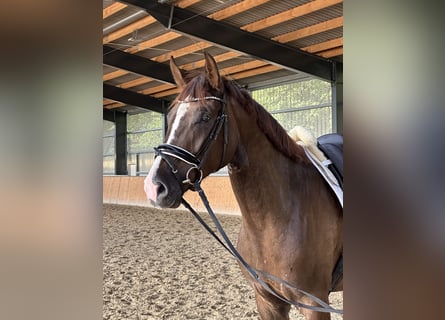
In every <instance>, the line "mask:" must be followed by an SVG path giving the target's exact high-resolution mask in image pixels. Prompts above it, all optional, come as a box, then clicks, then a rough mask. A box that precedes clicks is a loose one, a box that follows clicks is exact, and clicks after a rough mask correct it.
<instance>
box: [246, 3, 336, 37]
mask: <svg viewBox="0 0 445 320" xmlns="http://www.w3.org/2000/svg"><path fill="white" fill-rule="evenodd" d="M342 2H343V0H315V1H311V2H308V3H306V4H303V5H301V6H298V7H295V8H292V9H290V10H287V11H283V12H280V13H278V14H275V15H273V16H270V17H267V18H264V19H261V20H258V21H255V22H253V23H250V24H248V25H245V26H243V27H241V29H243V30H245V31H249V32H255V31H258V30H262V29H265V28H268V27H271V26H274V25H276V24H279V23H283V22H285V21H288V20H291V19H294V18H298V17H301V16H304V15H307V14H309V13H312V12H315V11H318V10H321V9H324V8H327V7H330V6H333V5H335V4H338V3H342Z"/></svg>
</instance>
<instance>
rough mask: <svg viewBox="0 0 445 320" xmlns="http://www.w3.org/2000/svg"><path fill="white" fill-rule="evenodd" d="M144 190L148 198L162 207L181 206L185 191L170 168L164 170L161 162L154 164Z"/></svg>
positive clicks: (146, 179)
mask: <svg viewBox="0 0 445 320" xmlns="http://www.w3.org/2000/svg"><path fill="white" fill-rule="evenodd" d="M159 161H160V158H159ZM155 162H156V161H155ZM144 191H145V193H146V195H147V199H148V200H149V201H150V202H152V203H153V204H154V205H156V206H159V207H161V208H177V207H179V205H180V204H181V200H182V195H183V193H184V192H183V190H182V189H181V188H180V185H179V184H178V182H177V180H176V178H175V176H174V175H173V174H172V173H171V172H170V171H169V170H162V169H161V168H160V166H159V163H158V164H157V165H156V164H155V165H153V167H152V168H151V169H150V172H149V173H148V175H147V177H146V178H145V180H144Z"/></svg>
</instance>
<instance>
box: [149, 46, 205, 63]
mask: <svg viewBox="0 0 445 320" xmlns="http://www.w3.org/2000/svg"><path fill="white" fill-rule="evenodd" d="M211 46H213V45H212V44H211V43H208V42H203V41H200V42H197V43H194V44H191V45H189V46H186V47H183V48H180V49H178V50H173V51H170V52H168V53H165V54H163V55H160V56H157V57H153V58H151V60H154V61H157V62H165V61H168V60H169V59H170V57H174V58H178V57H182V56H185V55H187V54H191V53H194V52H196V51H202V50H204V49H206V48H209V47H211Z"/></svg>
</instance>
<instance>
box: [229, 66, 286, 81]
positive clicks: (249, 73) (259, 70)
mask: <svg viewBox="0 0 445 320" xmlns="http://www.w3.org/2000/svg"><path fill="white" fill-rule="evenodd" d="M280 69H281V68H280V67H278V66H274V65H271V64H269V65H265V66H263V67H259V68H255V69H251V70H245V71H241V72H238V73H235V74H231V75H230V78H231V79H234V80H239V79H243V78H248V77H252V76H256V75H259V74H264V73H268V72H272V71H277V70H280Z"/></svg>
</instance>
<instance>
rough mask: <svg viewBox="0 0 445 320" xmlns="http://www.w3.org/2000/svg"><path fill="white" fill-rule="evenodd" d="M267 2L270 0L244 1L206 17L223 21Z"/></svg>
mask: <svg viewBox="0 0 445 320" xmlns="http://www.w3.org/2000/svg"><path fill="white" fill-rule="evenodd" d="M269 1H271V0H245V1H242V2H239V3H237V4H234V5H232V6H230V7H227V8H225V9H222V10H219V11H217V12H215V13H212V14H211V15H209V16H208V18H211V19H215V20H223V19H226V18H229V17H232V16H234V15H236V14H238V13H241V12H244V11H246V10H249V9H252V8H254V7H257V6H259V5H261V4H263V3H266V2H269Z"/></svg>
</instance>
